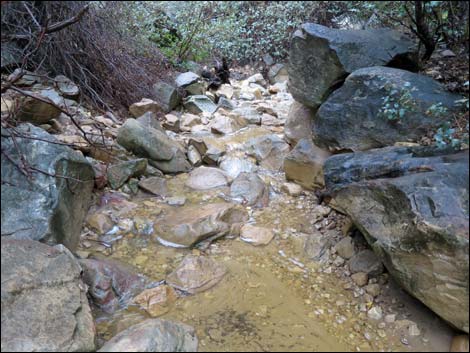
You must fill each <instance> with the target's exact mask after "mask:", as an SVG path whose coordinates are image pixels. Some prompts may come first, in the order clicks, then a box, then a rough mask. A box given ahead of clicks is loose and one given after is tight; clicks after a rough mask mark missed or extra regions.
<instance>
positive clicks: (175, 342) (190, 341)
mask: <svg viewBox="0 0 470 353" xmlns="http://www.w3.org/2000/svg"><path fill="white" fill-rule="evenodd" d="M197 346H198V340H197V337H196V333H195V331H194V328H192V327H191V326H188V325H185V324H180V323H176V322H171V321H167V320H161V319H148V320H145V321H143V322H141V323H140V324H137V325H133V326H131V327H129V328H128V329H126V330H124V331H122V332H120V333H119V334H117V335H116V336H114V337H113V338H111V339H110V340H109V341H108V342H106V343H105V344H104V346H103V347H101V349H100V350H98V352H197Z"/></svg>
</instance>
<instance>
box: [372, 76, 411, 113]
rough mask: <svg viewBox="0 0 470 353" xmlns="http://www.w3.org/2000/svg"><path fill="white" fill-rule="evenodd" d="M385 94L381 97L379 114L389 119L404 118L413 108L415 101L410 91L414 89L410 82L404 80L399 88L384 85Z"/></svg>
mask: <svg viewBox="0 0 470 353" xmlns="http://www.w3.org/2000/svg"><path fill="white" fill-rule="evenodd" d="M384 88H385V90H386V92H387V95H386V96H384V97H382V106H381V107H380V110H379V114H381V115H382V116H384V117H386V118H387V119H388V120H390V121H399V120H400V119H402V118H404V117H405V115H406V114H407V113H408V112H412V111H414V110H415V106H416V103H415V102H414V100H413V96H412V95H411V92H412V91H414V90H415V88H414V87H412V88H411V83H410V82H406V83H405V84H404V89H401V90H399V89H398V88H397V87H395V86H394V85H390V84H389V85H386V86H385V87H384Z"/></svg>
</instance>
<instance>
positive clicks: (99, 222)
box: [86, 211, 114, 234]
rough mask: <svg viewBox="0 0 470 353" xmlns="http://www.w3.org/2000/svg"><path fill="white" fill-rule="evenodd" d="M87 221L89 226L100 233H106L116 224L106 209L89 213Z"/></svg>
mask: <svg viewBox="0 0 470 353" xmlns="http://www.w3.org/2000/svg"><path fill="white" fill-rule="evenodd" d="M86 223H87V225H88V227H90V228H91V229H93V231H95V232H96V233H98V234H105V233H107V232H108V231H110V230H111V229H112V228H113V226H114V222H113V221H112V220H111V217H110V216H109V215H108V214H107V213H106V212H104V211H98V212H95V213H93V214H91V215H89V216H88V217H87V219H86Z"/></svg>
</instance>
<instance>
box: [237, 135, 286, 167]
mask: <svg viewBox="0 0 470 353" xmlns="http://www.w3.org/2000/svg"><path fill="white" fill-rule="evenodd" d="M245 147H246V152H247V154H249V155H251V156H253V157H255V158H256V161H257V162H258V163H259V164H260V165H261V166H262V167H263V168H266V169H269V170H272V171H279V170H280V169H281V167H282V164H283V161H284V157H285V156H286V155H287V153H288V151H289V145H288V144H287V143H286V142H284V140H283V139H281V138H280V137H279V136H277V135H264V136H259V137H255V138H251V139H250V140H248V141H247V142H246V144H245Z"/></svg>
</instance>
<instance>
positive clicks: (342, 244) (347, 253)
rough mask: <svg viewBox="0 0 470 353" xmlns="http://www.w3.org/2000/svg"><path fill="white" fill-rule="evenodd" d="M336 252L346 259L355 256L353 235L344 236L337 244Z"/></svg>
mask: <svg viewBox="0 0 470 353" xmlns="http://www.w3.org/2000/svg"><path fill="white" fill-rule="evenodd" d="M335 249H336V252H337V253H338V255H339V256H341V257H342V258H345V259H350V258H351V257H353V256H354V254H355V251H354V244H353V242H352V238H351V237H344V238H343V239H341V240H340V241H339V242H338V243H337V244H336V245H335Z"/></svg>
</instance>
